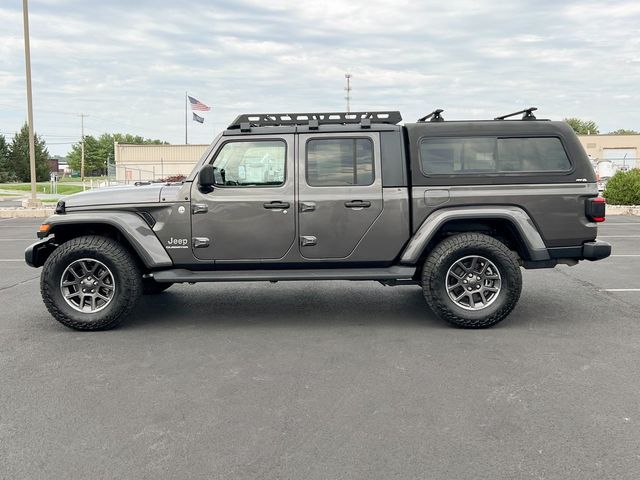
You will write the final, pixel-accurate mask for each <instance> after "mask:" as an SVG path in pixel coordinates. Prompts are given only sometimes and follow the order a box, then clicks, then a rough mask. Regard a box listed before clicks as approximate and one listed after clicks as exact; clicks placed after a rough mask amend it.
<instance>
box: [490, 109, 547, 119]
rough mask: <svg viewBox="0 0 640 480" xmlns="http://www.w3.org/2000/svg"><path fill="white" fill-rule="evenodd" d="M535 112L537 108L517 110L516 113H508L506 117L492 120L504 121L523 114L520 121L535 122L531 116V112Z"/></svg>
mask: <svg viewBox="0 0 640 480" xmlns="http://www.w3.org/2000/svg"><path fill="white" fill-rule="evenodd" d="M536 110H538V107H530V108H526V109H524V110H518V111H517V112H513V113H509V114H507V115H502V116H501V117H496V118H494V120H506V119H507V118H509V117H515V116H516V115H520V114H521V113H522V114H523V115H522V120H535V119H536V116H535V115H534V114H533V112H535V111H536Z"/></svg>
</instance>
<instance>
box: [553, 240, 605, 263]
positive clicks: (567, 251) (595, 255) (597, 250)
mask: <svg viewBox="0 0 640 480" xmlns="http://www.w3.org/2000/svg"><path fill="white" fill-rule="evenodd" d="M609 255H611V244H609V243H607V242H603V241H601V240H592V241H590V242H584V243H583V244H582V245H578V246H575V247H556V248H550V249H549V256H550V257H551V258H552V259H560V258H568V259H573V260H592V261H594V260H602V259H603V258H607V257H608V256H609Z"/></svg>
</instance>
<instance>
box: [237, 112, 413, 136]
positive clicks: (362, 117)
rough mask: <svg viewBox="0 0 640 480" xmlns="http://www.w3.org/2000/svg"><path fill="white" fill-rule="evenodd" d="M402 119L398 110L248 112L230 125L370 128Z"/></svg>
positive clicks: (246, 129) (242, 127) (244, 129)
mask: <svg viewBox="0 0 640 480" xmlns="http://www.w3.org/2000/svg"><path fill="white" fill-rule="evenodd" d="M401 121H402V115H400V112H398V111H389V112H325V113H248V114H243V115H238V116H237V117H236V119H235V120H234V121H233V122H232V123H231V125H229V127H228V128H229V129H230V130H233V129H240V131H242V132H246V131H249V130H250V129H251V127H280V126H286V125H309V128H318V126H319V125H347V124H362V127H363V128H368V127H370V126H371V124H372V123H383V124H387V125H396V124H397V123H399V122H401Z"/></svg>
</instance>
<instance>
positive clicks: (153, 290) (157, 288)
mask: <svg viewBox="0 0 640 480" xmlns="http://www.w3.org/2000/svg"><path fill="white" fill-rule="evenodd" d="M171 285H173V283H159V282H156V281H155V280H154V279H153V278H143V279H142V294H143V295H157V294H159V293H162V292H164V291H165V290H166V289H167V288H169V287H170V286H171Z"/></svg>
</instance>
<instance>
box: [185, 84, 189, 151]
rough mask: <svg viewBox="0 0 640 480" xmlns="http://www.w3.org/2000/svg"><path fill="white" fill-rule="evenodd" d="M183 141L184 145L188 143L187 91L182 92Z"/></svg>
mask: <svg viewBox="0 0 640 480" xmlns="http://www.w3.org/2000/svg"><path fill="white" fill-rule="evenodd" d="M184 143H185V145H188V144H189V139H188V137H187V92H186V91H185V92H184Z"/></svg>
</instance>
